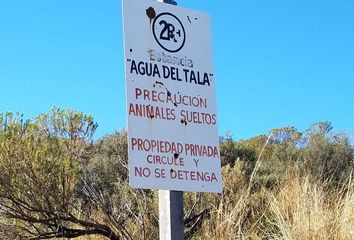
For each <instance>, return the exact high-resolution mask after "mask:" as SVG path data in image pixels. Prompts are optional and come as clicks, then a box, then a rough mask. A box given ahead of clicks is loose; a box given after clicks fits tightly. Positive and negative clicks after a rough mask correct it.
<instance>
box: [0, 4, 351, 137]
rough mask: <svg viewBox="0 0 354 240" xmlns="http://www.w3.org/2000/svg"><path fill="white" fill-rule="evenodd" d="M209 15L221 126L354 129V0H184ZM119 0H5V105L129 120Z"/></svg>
mask: <svg viewBox="0 0 354 240" xmlns="http://www.w3.org/2000/svg"><path fill="white" fill-rule="evenodd" d="M178 4H179V5H180V6H182V7H188V8H193V9H197V10H201V11H205V12H208V13H209V14H210V15H211V17H212V25H213V28H212V32H213V46H214V64H215V74H216V80H217V103H218V118H219V132H220V135H223V134H224V133H225V131H226V130H230V131H231V132H232V134H233V136H234V138H236V139H240V138H248V137H252V136H256V135H259V134H262V133H266V132H268V131H269V130H270V129H272V128H277V127H283V126H295V127H297V128H298V129H299V130H304V129H306V128H307V127H308V126H309V125H310V124H312V123H315V122H317V121H323V120H328V121H331V122H332V123H333V125H334V127H335V129H336V130H338V131H346V132H347V133H349V134H350V135H353V134H354V106H353V104H354V94H353V90H354V1H352V0H338V1H333V0H311V1H308V0H298V1H290V0H278V1H275V0H268V1H264V0H254V1H211V0H203V1H202V0H193V1H192V0H189V1H187V0H180V1H178ZM121 18H122V16H121V1H119V0H114V1H113V0H105V1H93V0H85V1H83V0H74V1H73V0H60V1H54V0H0V84H1V85H0V86H1V88H0V89H1V94H0V112H4V111H19V112H21V113H24V115H25V117H26V118H31V117H34V116H36V115H38V114H39V113H42V112H48V111H49V110H50V109H51V108H52V107H53V106H58V107H60V108H73V109H76V110H80V111H84V112H86V113H92V114H93V116H94V117H95V119H96V121H97V122H98V124H99V128H98V130H97V133H96V137H100V136H103V135H105V134H108V133H112V132H113V131H114V130H116V129H117V130H119V129H122V128H124V127H125V119H126V117H125V95H124V94H125V93H124V91H125V90H124V70H123V69H124V65H123V39H122V22H121Z"/></svg>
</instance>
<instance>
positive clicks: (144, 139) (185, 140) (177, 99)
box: [123, 0, 222, 192]
mask: <svg viewBox="0 0 354 240" xmlns="http://www.w3.org/2000/svg"><path fill="white" fill-rule="evenodd" d="M123 22H124V23H123V25H124V26H123V27H124V46H125V72H126V79H125V80H126V101H127V124H128V154H129V182H130V186H132V187H135V188H148V189H164V190H178V191H197V192H221V191H222V177H221V167H220V149H219V137H218V127H217V126H218V118H217V114H216V100H215V78H214V70H213V55H212V44H211V30H210V29H211V26H210V17H209V15H207V14H206V13H202V12H198V11H193V10H189V9H184V8H181V7H177V6H172V5H168V4H163V3H159V2H156V1H149V0H144V1H142V0H123Z"/></svg>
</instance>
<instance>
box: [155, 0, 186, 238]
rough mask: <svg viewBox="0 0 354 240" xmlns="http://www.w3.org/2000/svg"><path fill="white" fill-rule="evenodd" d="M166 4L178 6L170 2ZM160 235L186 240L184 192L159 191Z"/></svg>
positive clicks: (161, 0)
mask: <svg viewBox="0 0 354 240" xmlns="http://www.w3.org/2000/svg"><path fill="white" fill-rule="evenodd" d="M157 1H158V2H164V0H157ZM166 3H168V4H172V5H177V3H176V2H174V1H172V2H171V1H170V0H167V2H166ZM159 234H160V240H165V239H167V240H184V213H183V192H182V191H170V190H159Z"/></svg>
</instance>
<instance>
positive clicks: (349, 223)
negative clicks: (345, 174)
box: [336, 178, 354, 240]
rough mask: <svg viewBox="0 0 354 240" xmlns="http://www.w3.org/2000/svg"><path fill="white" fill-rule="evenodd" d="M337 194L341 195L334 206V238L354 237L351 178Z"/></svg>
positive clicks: (353, 188)
mask: <svg viewBox="0 0 354 240" xmlns="http://www.w3.org/2000/svg"><path fill="white" fill-rule="evenodd" d="M339 194H342V196H343V197H342V198H341V201H340V202H339V204H337V208H336V219H337V226H338V227H337V232H336V239H343V240H349V239H354V183H353V182H352V179H351V178H350V179H349V180H348V184H347V186H345V188H344V189H343V190H341V192H339Z"/></svg>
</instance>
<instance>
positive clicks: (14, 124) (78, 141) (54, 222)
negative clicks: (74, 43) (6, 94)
mask: <svg viewBox="0 0 354 240" xmlns="http://www.w3.org/2000/svg"><path fill="white" fill-rule="evenodd" d="M96 128H97V124H96V123H94V121H93V119H92V117H91V116H90V115H86V114H83V113H81V112H76V111H72V110H60V109H58V108H53V109H52V111H51V112H50V114H41V115H39V116H38V117H37V118H36V119H35V120H26V121H24V120H23V119H22V116H20V115H19V114H12V113H7V114H5V115H1V116H0V172H1V173H2V174H1V175H0V221H1V222H0V226H1V227H0V229H1V228H6V229H7V232H5V233H2V234H3V235H4V237H5V238H10V239H11V238H13V236H14V235H16V236H17V237H20V238H26V239H49V238H57V237H66V238H75V237H78V236H82V235H88V234H100V235H103V236H106V237H108V238H110V239H119V235H118V234H117V233H116V232H114V230H113V229H112V227H111V226H109V225H106V224H104V223H102V222H100V221H98V220H97V219H95V218H94V216H92V215H91V214H90V213H89V212H87V211H85V209H83V208H82V206H83V205H82V202H80V198H79V197H78V196H77V194H76V188H77V183H78V182H79V181H80V178H81V172H82V166H83V164H84V161H85V159H87V154H89V152H88V151H87V149H88V146H89V145H90V144H91V143H92V140H91V139H92V135H93V133H94V132H95V129H96ZM6 234H7V235H6Z"/></svg>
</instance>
